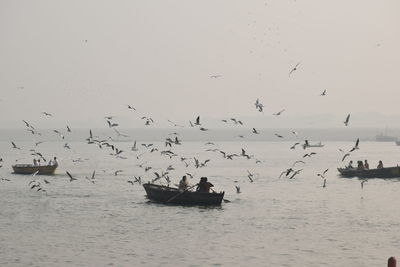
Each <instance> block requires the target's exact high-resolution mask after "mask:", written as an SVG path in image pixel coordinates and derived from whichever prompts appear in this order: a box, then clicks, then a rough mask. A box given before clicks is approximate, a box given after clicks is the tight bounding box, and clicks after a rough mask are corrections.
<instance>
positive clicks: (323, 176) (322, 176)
mask: <svg viewBox="0 0 400 267" xmlns="http://www.w3.org/2000/svg"><path fill="white" fill-rule="evenodd" d="M328 171H329V169H326V170H325V171H324V172H323V173H322V174H320V173H318V174H317V176H320V177H321V178H325V174H326V173H327V172H328Z"/></svg>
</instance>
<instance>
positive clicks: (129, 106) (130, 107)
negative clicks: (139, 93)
mask: <svg viewBox="0 0 400 267" xmlns="http://www.w3.org/2000/svg"><path fill="white" fill-rule="evenodd" d="M128 109H132V110H136V108H134V107H133V106H131V105H128Z"/></svg>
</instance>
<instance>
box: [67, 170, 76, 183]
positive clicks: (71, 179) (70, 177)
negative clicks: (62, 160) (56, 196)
mask: <svg viewBox="0 0 400 267" xmlns="http://www.w3.org/2000/svg"><path fill="white" fill-rule="evenodd" d="M66 173H67V175H68V177H69V181H70V182H73V181H75V180H78V179H76V178H74V177H72V175H71V174H70V173H69V172H68V171H66Z"/></svg>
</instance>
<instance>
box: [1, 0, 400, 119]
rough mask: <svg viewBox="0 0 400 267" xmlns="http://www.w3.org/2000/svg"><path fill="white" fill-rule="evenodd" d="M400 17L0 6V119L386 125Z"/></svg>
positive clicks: (211, 7)
mask: <svg viewBox="0 0 400 267" xmlns="http://www.w3.org/2000/svg"><path fill="white" fill-rule="evenodd" d="M399 10H400V1H398V0H386V1H376V0H374V1H370V0H359V1H358V0H354V1H344V0H338V1H325V0H296V1H293V0H274V1H271V0H269V1H233V0H226V1H222V0H219V1H215V0H214V1H175V0H165V1H99V0H95V1H71V0H68V1H61V0H60V1H55V0H51V1H50V0H49V1H31V0H27V1H19V0H17V1H16V0H10V1H5V0H0V36H1V42H0V58H1V60H0V73H1V74H0V92H1V94H0V99H1V100H0V112H1V113H2V116H1V117H0V122H1V125H2V126H3V127H13V126H14V125H16V126H21V127H22V126H23V124H22V123H21V119H26V120H28V121H32V122H36V123H42V126H48V125H49V123H50V122H49V120H48V119H47V120H46V118H44V117H43V116H42V115H41V112H42V111H47V112H50V113H53V114H54V116H55V118H53V119H52V120H53V121H52V122H51V123H61V122H62V123H69V124H74V123H75V125H76V126H79V127H85V126H88V127H89V126H93V127H96V126H99V125H103V124H104V120H103V119H102V117H103V116H105V115H116V116H118V117H117V118H116V120H118V118H119V120H120V121H119V122H120V123H125V126H126V127H142V126H143V123H142V122H140V120H138V119H137V118H138V117H139V116H141V115H143V114H148V115H150V116H153V117H154V118H157V120H158V121H162V124H163V125H168V123H166V122H165V121H166V119H171V120H174V121H178V122H182V121H185V122H187V120H189V119H193V118H194V117H195V116H197V115H202V117H204V118H221V117H231V116H236V117H237V116H238V117H243V118H250V117H254V118H253V119H259V121H260V124H261V125H260V127H261V126H262V127H268V126H269V125H276V124H270V123H271V122H273V120H275V121H276V119H277V118H274V116H272V115H271V114H272V113H274V112H277V111H279V110H281V109H286V112H285V113H283V114H282V116H281V117H280V118H279V120H281V121H280V124H279V125H281V126H288V125H290V123H293V121H296V120H297V119H298V118H302V119H303V120H304V122H305V125H304V127H307V126H308V125H313V126H322V127H325V126H341V121H342V120H344V117H345V116H346V115H347V113H351V114H354V116H355V117H357V116H358V117H359V118H360V120H364V121H365V118H364V115H365V114H370V113H371V114H375V115H373V116H372V117H373V118H376V119H375V120H376V124H377V125H380V123H382V121H381V118H382V117H381V116H380V115H378V114H376V113H379V114H382V116H386V118H389V117H392V118H393V117H394V118H398V117H400V109H399V108H398V106H399V104H398V102H399V99H400V90H399V89H400V88H399V84H400V75H399V73H398V70H399V66H400V53H399V47H400V16H399V14H398V13H399ZM298 62H301V64H300V66H299V67H298V69H297V71H295V72H294V73H293V74H292V75H291V76H290V77H288V73H289V71H290V70H291V69H292V68H293V67H294V66H295V65H296V63H298ZM211 75H221V77H219V78H210V76H211ZM21 87H23V88H21ZM324 89H326V90H327V96H325V97H320V96H319V94H320V93H321V92H322V91H323V90H324ZM257 98H260V101H261V102H262V103H263V104H264V105H265V113H264V114H261V113H258V112H257V111H256V109H255V107H254V105H253V103H254V102H255V100H256V99H257ZM127 104H130V105H133V106H134V107H136V108H137V110H138V111H137V113H135V112H132V111H131V110H128V109H127V106H126V105H127ZM321 114H322V115H321ZM357 114H358V115H357ZM321 116H322V117H321ZM315 118H317V119H315ZM318 118H323V119H320V120H318ZM326 118H330V121H329V123H328V125H325V124H326V123H325V124H324V123H323V121H324V120H325V119H326ZM367 119H369V116H367ZM303 120H300V121H301V122H303ZM394 121H396V119H394ZM353 122H354V124H353V125H357V123H358V124H359V122H357V121H354V120H353ZM399 122H400V120H399ZM51 123H50V124H51ZM368 123H369V124H372V125H374V123H375V121H373V120H368V122H367V124H368ZM384 123H388V122H384ZM104 125H105V124H104Z"/></svg>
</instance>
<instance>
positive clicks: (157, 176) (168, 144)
mask: <svg viewBox="0 0 400 267" xmlns="http://www.w3.org/2000/svg"><path fill="white" fill-rule="evenodd" d="M299 66H300V62H299V63H297V64H296V65H295V67H293V68H292V69H291V70H290V72H289V74H288V76H289V77H290V76H291V75H292V74H293V73H294V72H295V71H297V70H298V68H299ZM220 77H221V75H212V76H210V78H214V79H216V78H220ZM326 95H327V91H326V90H324V91H323V92H322V93H321V94H320V96H322V97H325V96H326ZM254 106H255V109H256V111H258V112H261V113H264V110H265V105H264V104H263V103H261V101H260V99H258V98H257V99H256V101H255V103H254ZM127 108H128V110H131V111H134V112H137V109H136V108H135V107H134V106H133V105H127ZM285 111H286V109H281V110H280V111H278V112H275V113H272V115H273V116H277V117H279V116H281V115H282V114H283V113H284V112H285ZM42 115H43V116H45V117H49V118H50V117H54V116H53V114H51V113H49V112H45V111H44V112H42ZM139 118H140V119H141V120H142V121H143V124H144V126H149V125H151V124H153V123H155V120H154V119H153V118H151V117H149V116H139ZM104 119H105V122H106V125H107V126H108V128H110V129H112V130H113V131H114V132H115V134H116V135H117V136H118V137H129V135H127V134H124V133H121V132H120V131H119V130H118V127H119V126H120V125H119V123H117V122H115V121H114V116H106V117H104ZM22 122H23V123H24V124H25V127H26V131H28V132H30V133H31V134H32V135H37V136H42V133H41V132H40V131H39V130H38V129H37V128H36V127H34V126H33V125H32V124H31V123H29V122H28V121H26V120H22ZM168 122H169V123H171V125H172V126H173V127H175V128H184V127H185V126H184V125H180V124H177V123H175V122H173V121H171V120H168ZM221 122H222V123H225V124H229V123H231V124H233V125H240V126H242V125H245V123H244V122H243V120H240V119H238V118H227V119H222V120H221ZM349 123H350V114H348V115H347V116H346V118H345V120H344V121H343V124H344V126H346V127H347V126H348V125H349ZM187 127H190V128H198V129H199V131H203V132H204V131H208V130H209V128H206V125H203V122H202V121H201V116H197V117H196V118H195V119H194V120H189V123H188V126H187ZM52 132H53V133H54V134H56V135H57V136H58V138H59V139H60V140H62V141H64V140H65V137H66V134H68V133H72V129H71V128H70V126H69V125H66V127H65V129H64V131H63V130H60V129H53V130H52ZM251 133H252V134H256V135H258V134H260V131H259V130H257V129H256V128H254V127H252V128H251ZM292 134H293V135H295V136H296V137H298V132H297V131H292ZM171 135H172V136H173V137H171ZM274 135H275V136H276V137H277V138H279V139H283V138H284V136H283V135H281V134H279V133H275V134H274ZM179 136H180V134H179V133H178V132H173V133H170V134H169V136H167V137H165V140H164V142H163V143H164V148H161V147H155V145H154V144H152V143H142V144H140V145H141V147H142V148H139V147H138V144H137V142H136V141H134V144H133V146H132V147H131V149H130V150H131V151H132V152H136V155H135V157H136V159H137V160H141V157H142V156H143V155H145V154H148V155H151V154H154V153H159V155H161V156H163V157H166V158H168V159H173V158H174V157H176V158H180V162H181V163H182V164H183V165H184V167H185V168H188V167H189V166H192V167H194V168H195V169H200V168H205V167H208V164H209V163H210V161H211V159H198V158H196V157H190V158H189V157H184V156H179V155H178V154H177V153H175V152H174V151H173V148H174V147H175V146H179V145H182V144H183V141H182V140H181V139H180V137H179ZM238 137H240V138H245V136H244V135H239V136H238ZM43 142H45V141H43V140H42V141H39V142H36V143H35V147H36V149H30V150H29V153H30V155H31V156H34V157H39V158H40V159H41V160H42V161H43V162H44V163H46V162H47V159H46V158H45V157H44V155H43V154H42V153H41V152H39V151H37V147H38V146H39V145H40V144H42V143H43ZM86 143H87V144H88V145H94V146H97V147H98V148H99V149H102V150H104V149H106V150H109V152H108V154H109V155H110V156H113V157H115V158H116V159H128V156H127V155H126V153H125V151H124V150H122V149H120V148H118V147H117V145H116V144H115V142H114V140H113V138H112V137H108V138H106V139H101V138H99V136H95V135H93V132H92V130H91V129H90V130H89V136H88V137H87V138H86ZM11 145H12V148H13V149H17V150H22V148H21V147H19V146H18V145H17V144H16V143H15V142H14V141H11ZM205 146H215V144H214V143H213V142H207V143H205ZM297 146H300V147H302V148H303V149H304V150H306V149H307V148H309V143H308V141H307V140H304V143H303V144H302V143H301V142H299V141H298V142H295V143H294V144H293V145H292V146H291V147H290V148H289V149H291V150H295V149H296V147H297ZM63 148H64V149H71V146H70V145H69V144H68V142H66V143H64V146H63ZM358 148H359V139H357V141H356V144H355V146H354V147H352V148H351V149H350V150H349V151H348V152H345V151H344V150H342V149H340V151H341V152H342V153H343V154H344V155H343V157H342V159H341V160H342V161H344V160H345V159H346V158H347V157H348V156H350V154H351V153H352V152H353V151H355V150H356V149H358ZM141 150H142V151H141ZM205 151H206V152H212V153H217V154H219V155H220V156H221V157H222V158H223V159H226V160H234V159H236V158H242V159H246V160H252V161H254V162H255V163H256V164H260V163H262V162H263V161H262V160H261V159H258V158H256V157H255V155H252V154H249V153H248V152H247V151H246V150H245V149H244V148H242V149H241V151H238V152H237V153H229V152H227V151H224V150H222V149H220V148H216V147H213V148H207V149H205ZM139 152H140V153H139ZM315 155H317V153H316V152H309V153H304V155H303V156H302V158H301V159H298V160H296V161H295V162H294V163H293V164H291V166H290V167H288V168H287V169H285V170H283V171H282V172H281V174H280V175H279V178H281V177H287V178H288V179H294V178H295V177H297V176H298V175H299V174H300V173H301V172H302V171H303V169H304V165H305V164H306V162H305V161H304V160H305V159H306V158H311V157H313V156H315ZM84 160H88V159H81V158H78V159H73V160H72V161H73V162H74V163H78V162H83V161H84ZM1 161H2V159H0V162H1ZM300 164H301V165H302V167H303V168H297V165H300ZM137 166H138V167H139V168H141V169H143V171H144V174H143V175H146V176H148V175H149V173H150V172H153V175H154V177H153V178H152V179H150V181H151V182H153V183H154V182H162V181H165V182H166V183H167V184H168V185H169V184H171V183H172V182H171V178H170V177H169V175H171V172H173V171H174V170H175V167H174V166H173V165H172V164H170V165H169V166H168V167H167V168H166V169H165V170H161V171H155V168H154V167H153V166H151V165H150V164H148V162H142V163H138V164H137ZM0 167H1V166H0ZM103 171H104V170H103ZM328 171H329V168H327V169H325V170H324V171H323V172H321V173H318V174H317V176H318V177H321V178H322V179H324V180H323V187H326V178H325V176H326V174H327V172H328ZM122 172H123V170H116V171H114V175H115V176H118V174H119V173H122ZM65 173H66V175H67V176H68V177H69V181H70V182H74V181H76V180H78V179H79V178H77V177H75V176H74V175H73V174H71V173H72V172H70V171H66V172H65ZM247 173H248V174H247V178H248V181H249V182H250V183H253V182H254V175H255V174H253V173H251V172H250V171H248V170H247ZM185 175H187V176H189V177H190V178H193V177H194V176H195V175H194V174H193V173H191V172H189V171H187V172H186V173H185ZM243 176H244V175H243ZM37 177H38V176H37V173H34V174H33V175H32V178H33V180H32V181H31V182H30V183H29V186H30V188H31V189H35V190H37V191H42V192H47V191H46V190H45V189H44V187H43V186H42V185H43V184H49V183H50V182H49V181H48V180H46V179H43V180H39V179H38V178H37ZM85 179H86V180H88V181H89V182H91V183H93V184H95V183H96V171H95V170H94V171H93V173H92V175H90V176H86V177H85ZM1 181H9V179H1ZM127 182H128V183H130V184H132V185H134V184H139V185H140V184H141V183H142V182H143V178H142V175H137V176H134V177H133V179H130V180H127ZM237 182H238V181H235V183H237ZM235 188H236V192H237V193H241V189H240V186H239V185H237V184H236V185H235Z"/></svg>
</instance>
